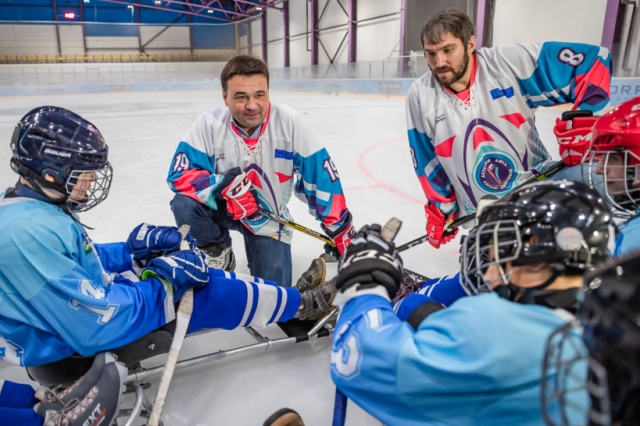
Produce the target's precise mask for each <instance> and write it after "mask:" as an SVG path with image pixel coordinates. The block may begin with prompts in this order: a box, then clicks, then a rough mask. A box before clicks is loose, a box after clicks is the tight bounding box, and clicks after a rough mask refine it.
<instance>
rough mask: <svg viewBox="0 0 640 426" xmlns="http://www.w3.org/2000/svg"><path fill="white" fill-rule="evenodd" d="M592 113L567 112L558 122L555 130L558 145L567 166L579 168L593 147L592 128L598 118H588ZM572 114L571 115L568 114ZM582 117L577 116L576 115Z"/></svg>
mask: <svg viewBox="0 0 640 426" xmlns="http://www.w3.org/2000/svg"><path fill="white" fill-rule="evenodd" d="M590 112H591V111H566V112H564V113H563V114H562V118H561V119H560V118H558V119H557V120H556V126H555V127H554V128H553V133H555V135H556V138H558V144H559V145H560V156H562V161H564V162H565V164H566V165H567V166H577V165H578V164H580V163H582V159H583V158H584V157H585V154H587V153H588V152H589V147H590V145H591V128H592V127H593V124H594V123H595V122H596V120H597V119H598V117H590V116H588V115H589V114H590ZM567 113H571V114H567ZM578 114H580V115H582V116H575V115H578Z"/></svg>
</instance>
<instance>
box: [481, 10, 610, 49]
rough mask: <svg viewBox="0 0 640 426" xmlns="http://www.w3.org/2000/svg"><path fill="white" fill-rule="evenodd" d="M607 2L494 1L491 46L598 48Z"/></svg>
mask: <svg viewBox="0 0 640 426" xmlns="http://www.w3.org/2000/svg"><path fill="white" fill-rule="evenodd" d="M606 5H607V0H535V1H531V0H496V10H495V17H494V21H493V45H494V46H497V45H500V44H506V43H525V42H544V41H554V40H555V41H570V42H581V43H590V44H600V41H601V39H602V29H603V27H604V15H605V8H606Z"/></svg>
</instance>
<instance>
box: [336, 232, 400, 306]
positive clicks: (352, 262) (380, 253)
mask: <svg viewBox="0 0 640 426" xmlns="http://www.w3.org/2000/svg"><path fill="white" fill-rule="evenodd" d="M380 231H381V228H380V225H365V226H364V227H362V228H361V229H360V231H359V232H358V233H357V234H356V236H355V237H354V238H353V240H351V245H350V246H349V247H348V248H347V251H346V252H345V254H344V256H342V259H341V261H340V266H339V268H338V281H337V283H336V287H337V288H338V289H339V290H340V291H341V292H342V293H344V292H345V291H347V290H348V289H349V288H350V287H353V286H354V285H356V284H360V285H359V287H358V291H360V290H364V289H370V288H373V287H376V286H378V285H382V286H383V287H384V288H385V289H386V290H387V292H388V293H389V298H391V297H394V296H395V295H396V292H397V291H398V286H399V285H400V283H401V282H402V273H403V270H404V269H403V267H402V259H401V258H400V256H399V255H398V252H397V250H396V246H395V245H394V244H393V243H388V242H386V241H384V239H383V238H382V236H381V235H380Z"/></svg>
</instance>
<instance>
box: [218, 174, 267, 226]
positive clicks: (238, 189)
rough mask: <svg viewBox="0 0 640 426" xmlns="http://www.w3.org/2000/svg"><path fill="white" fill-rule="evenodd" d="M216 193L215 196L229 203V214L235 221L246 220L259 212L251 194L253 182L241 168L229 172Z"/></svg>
mask: <svg viewBox="0 0 640 426" xmlns="http://www.w3.org/2000/svg"><path fill="white" fill-rule="evenodd" d="M218 188H221V189H216V190H215V191H214V193H213V194H214V195H215V196H216V197H217V198H219V199H221V200H224V201H226V202H227V213H228V214H229V216H231V218H232V219H233V220H240V219H245V218H247V217H249V216H251V215H252V214H254V213H255V212H257V211H258V204H257V203H256V199H255V197H254V196H253V194H252V193H251V192H250V189H251V181H250V180H249V177H248V176H247V174H246V173H245V172H242V171H240V168H239V167H236V168H234V169H231V170H229V172H227V174H226V175H224V178H222V181H221V182H220V184H219V185H218Z"/></svg>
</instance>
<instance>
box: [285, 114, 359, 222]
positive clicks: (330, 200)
mask: <svg viewBox="0 0 640 426" xmlns="http://www.w3.org/2000/svg"><path fill="white" fill-rule="evenodd" d="M299 127H300V129H299V131H296V135H297V136H298V137H299V138H300V139H299V140H297V141H295V142H294V146H295V147H296V149H295V152H294V154H293V165H294V169H295V171H296V174H297V176H298V179H297V180H296V183H295V193H296V196H297V197H298V198H300V199H301V200H303V201H305V202H306V203H307V205H308V206H309V212H310V213H311V214H312V215H315V217H316V219H318V220H320V221H321V222H322V223H323V224H324V225H325V226H326V227H327V228H329V229H331V230H332V231H333V230H336V229H338V228H339V227H340V226H342V224H343V223H344V221H345V219H346V218H347V216H348V213H349V210H348V209H347V204H346V201H345V197H344V192H343V191H342V185H341V183H340V176H339V175H338V169H337V168H336V166H335V164H334V163H333V160H332V159H331V157H330V156H329V153H328V152H327V150H326V148H324V147H320V148H319V147H318V146H316V145H315V144H314V141H312V140H311V139H312V138H311V137H310V135H309V131H308V129H307V128H306V127H305V126H304V125H302V124H300V126H299Z"/></svg>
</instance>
